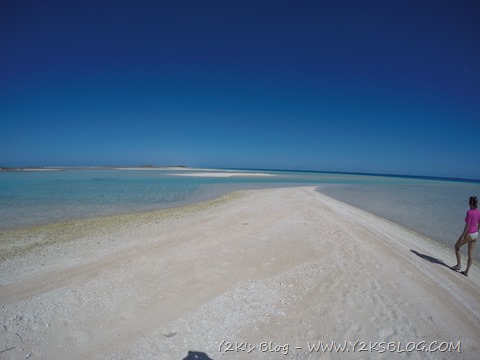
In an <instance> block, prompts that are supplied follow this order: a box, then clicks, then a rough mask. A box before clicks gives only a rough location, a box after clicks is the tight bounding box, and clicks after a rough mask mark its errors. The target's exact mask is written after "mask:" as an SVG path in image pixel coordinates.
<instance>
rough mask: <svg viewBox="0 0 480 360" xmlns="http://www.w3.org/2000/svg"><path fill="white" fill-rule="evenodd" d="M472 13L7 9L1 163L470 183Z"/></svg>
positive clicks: (79, 5)
mask: <svg viewBox="0 0 480 360" xmlns="http://www.w3.org/2000/svg"><path fill="white" fill-rule="evenodd" d="M479 19H480V2H479V1H475V0H472V1H458V0H455V1H418V0H416V1H390V0H389V1H260V0H256V1H248V0H243V1H228V0H224V1H112V2H105V1H57V2H55V1H48V0H44V1H14V0H11V1H2V2H1V3H0V135H1V141H0V166H58V165H64V166H69V165H141V164H147V163H148V164H154V165H159V166H161V165H175V164H184V165H188V166H195V167H197V166H198V167H229V168H271V169H275V168H277V169H278V168H280V169H297V170H298V169H304V170H327V171H347V172H349V171H352V172H374V173H392V174H411V175H431V176H447V177H465V178H476V179H480V147H479V145H480V21H479Z"/></svg>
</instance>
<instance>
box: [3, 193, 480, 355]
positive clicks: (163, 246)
mask: <svg viewBox="0 0 480 360" xmlns="http://www.w3.org/2000/svg"><path fill="white" fill-rule="evenodd" d="M165 214H166V213H165V212H155V213H149V214H148V215H142V214H136V215H132V216H129V217H124V218H122V217H114V218H110V220H109V219H104V223H105V224H104V225H102V223H101V222H100V223H99V224H97V223H95V224H96V225H95V226H92V228H91V229H89V230H88V231H84V232H83V233H81V234H79V236H78V237H75V238H74V239H73V240H71V241H64V242H62V241H59V242H56V243H53V244H52V243H51V242H47V243H45V244H43V245H42V243H40V244H39V245H38V246H36V247H30V248H29V250H28V251H27V252H26V253H25V254H24V255H22V254H17V255H16V256H13V257H12V258H11V259H6V260H5V259H4V260H2V263H1V264H0V269H1V270H2V276H1V278H2V286H1V287H0V306H1V309H0V320H1V323H2V324H3V328H0V346H2V344H4V346H5V349H9V348H12V349H11V350H8V351H4V352H2V353H0V358H1V359H25V358H32V359H33V358H39V359H59V358H62V359H85V358H89V359H184V358H187V359H188V354H189V351H190V352H201V353H204V354H206V356H208V357H209V358H210V359H220V358H221V359H229V358H232V359H282V358H285V359H317V358H326V359H343V358H352V359H386V358H388V359H390V358H399V359H403V358H407V357H408V358H409V359H412V358H413V359H426V358H432V357H434V358H438V359H443V358H448V359H476V358H477V357H478V354H479V353H480V347H479V345H478V343H479V340H480V300H479V299H480V296H479V295H480V276H479V271H478V268H477V264H475V265H474V266H473V268H472V269H471V273H470V277H469V278H466V277H464V276H462V275H460V274H459V273H456V272H454V271H452V270H450V269H449V268H447V266H446V265H451V264H453V262H454V258H455V257H454V254H453V251H452V250H451V249H447V248H445V247H443V246H441V245H438V244H436V243H434V242H432V241H428V240H426V239H424V238H422V237H421V236H419V235H417V234H415V233H413V232H410V231H408V230H406V229H404V228H402V227H400V226H396V225H395V224H392V223H389V222H387V221H384V220H383V219H380V218H378V217H376V216H373V215H371V214H369V213H367V212H365V211H362V210H359V209H356V208H354V207H351V206H348V205H346V204H343V203H341V202H338V201H336V200H333V199H331V198H329V197H327V196H325V195H322V194H319V193H318V192H316V191H315V188H314V187H299V188H283V189H282V188H280V189H268V190H251V191H243V192H239V193H235V194H234V195H229V196H227V197H225V198H224V199H223V200H217V201H212V202H209V203H208V204H201V205H197V206H190V207H185V208H184V210H182V209H176V210H175V211H174V212H173V213H171V215H169V216H166V215H165ZM112 219H113V220H112ZM122 219H123V220H122ZM127 219H128V221H127ZM109 221H110V223H109ZM84 224H88V222H85V223H84ZM90 224H92V223H90ZM112 224H115V226H113V225H112ZM69 226H70V225H68V224H67V225H65V226H63V227H60V228H61V229H62V230H55V231H57V233H58V232H60V233H59V237H60V238H61V231H66V230H65V229H66V228H67V229H68V227H69ZM32 231H33V230H32ZM36 231H37V234H36V236H37V237H41V236H42V230H41V228H39V229H37V230H36ZM55 231H54V233H55ZM30 235H31V236H33V235H32V233H30ZM30 235H29V236H30ZM27 243H28V241H27ZM2 244H4V243H3V242H2ZM2 246H6V247H8V245H2ZM42 264H43V265H42ZM7 268H9V269H13V270H9V271H7ZM15 269H16V270H15ZM356 340H358V341H360V342H365V343H368V342H372V343H375V342H397V343H398V342H402V343H403V344H404V345H405V344H406V343H407V342H417V343H419V342H422V341H424V342H425V343H427V344H430V343H432V342H435V341H437V342H452V343H454V344H457V343H458V342H459V341H461V344H462V345H461V353H458V351H453V352H451V353H448V352H447V353H441V352H435V353H432V354H429V353H427V352H421V351H412V352H408V353H398V352H393V353H392V352H388V351H387V352H380V351H379V349H378V347H377V349H376V350H375V349H373V350H371V351H362V352H360V351H358V350H359V349H360V347H359V345H358V344H359V343H357V347H356V350H357V351H353V348H352V347H350V348H349V350H350V351H349V352H348V353H337V352H335V351H333V352H331V351H330V352H328V351H327V352H324V353H323V352H322V353H321V354H319V353H318V352H315V351H310V350H309V346H312V344H318V341H325V342H331V341H338V342H339V343H340V342H342V341H348V342H352V343H354V342H355V341H356ZM230 345H231V346H233V345H236V346H237V349H236V350H237V351H227V350H229V346H230ZM286 345H288V346H286ZM248 346H249V347H248ZM2 350H3V349H1V348H0V351H2ZM248 350H251V351H250V352H248ZM191 354H192V353H191ZM192 358H194V357H193V355H191V356H190V359H192Z"/></svg>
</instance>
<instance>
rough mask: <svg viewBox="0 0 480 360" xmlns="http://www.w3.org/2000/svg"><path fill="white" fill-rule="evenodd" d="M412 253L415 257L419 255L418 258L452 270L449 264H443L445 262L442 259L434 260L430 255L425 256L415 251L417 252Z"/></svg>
mask: <svg viewBox="0 0 480 360" xmlns="http://www.w3.org/2000/svg"><path fill="white" fill-rule="evenodd" d="M410 251H411V252H412V253H414V254H415V255H417V256H418V257H421V258H422V259H423V260H427V261H429V262H431V263H433V264H438V265H442V266H445V267H447V268H449V269H450V266H448V265H447V264H445V263H444V262H443V260H440V259H437V258H434V257H432V256H429V255H425V254H420V253H419V252H417V251H415V250H410Z"/></svg>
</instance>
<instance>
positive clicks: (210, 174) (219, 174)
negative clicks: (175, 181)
mask: <svg viewBox="0 0 480 360" xmlns="http://www.w3.org/2000/svg"><path fill="white" fill-rule="evenodd" d="M169 175H172V176H194V177H215V178H223V177H235V176H236V177H249V176H252V177H253V176H275V175H274V174H264V173H239V172H201V173H185V174H169Z"/></svg>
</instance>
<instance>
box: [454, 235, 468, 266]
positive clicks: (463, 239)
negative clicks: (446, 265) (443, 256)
mask: <svg viewBox="0 0 480 360" xmlns="http://www.w3.org/2000/svg"><path fill="white" fill-rule="evenodd" d="M466 241H467V236H463V235H462V236H460V237H459V238H458V240H457V242H456V243H455V256H456V257H457V265H455V266H452V269H453V270H457V271H458V270H460V269H461V267H462V254H461V253H460V248H461V247H462V246H463V245H465V243H466Z"/></svg>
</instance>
